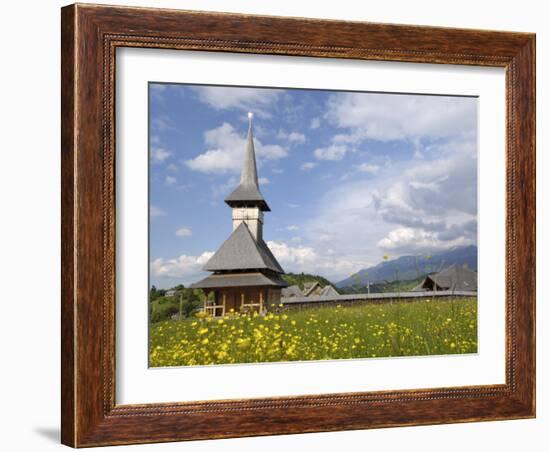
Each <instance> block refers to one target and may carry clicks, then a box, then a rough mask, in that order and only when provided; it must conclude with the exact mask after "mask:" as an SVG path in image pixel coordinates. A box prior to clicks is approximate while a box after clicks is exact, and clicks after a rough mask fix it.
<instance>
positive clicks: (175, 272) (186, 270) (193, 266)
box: [151, 251, 214, 284]
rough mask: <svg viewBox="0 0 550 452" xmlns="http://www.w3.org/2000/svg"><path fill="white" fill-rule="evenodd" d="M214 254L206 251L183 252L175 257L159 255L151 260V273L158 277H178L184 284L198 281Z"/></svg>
mask: <svg viewBox="0 0 550 452" xmlns="http://www.w3.org/2000/svg"><path fill="white" fill-rule="evenodd" d="M213 255H214V253H213V252H210V251H205V252H204V253H202V254H201V255H200V256H189V255H186V254H182V255H181V256H179V257H177V258H175V259H166V258H162V257H159V258H157V259H155V260H153V261H152V262H151V274H152V275H153V276H155V277H158V278H178V279H180V280H181V281H182V282H183V283H184V284H188V283H190V282H196V281H197V280H198V279H200V277H202V276H204V275H205V274H206V273H205V272H204V271H203V270H202V267H203V266H204V265H205V264H206V262H208V260H209V259H210V258H211V257H212V256H213Z"/></svg>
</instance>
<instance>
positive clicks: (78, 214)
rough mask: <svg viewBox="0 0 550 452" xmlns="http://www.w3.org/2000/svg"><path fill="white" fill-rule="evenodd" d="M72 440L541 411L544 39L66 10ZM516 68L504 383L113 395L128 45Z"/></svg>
mask: <svg viewBox="0 0 550 452" xmlns="http://www.w3.org/2000/svg"><path fill="white" fill-rule="evenodd" d="M61 38H62V63H61V64H62V67H61V72H62V82H61V85H62V99H61V105H62V113H61V119H62V131H61V156H62V158H61V160H62V167H61V172H62V195H61V205H62V272H61V273H62V281H61V282H62V310H61V320H62V325H61V333H62V344H61V354H62V355H61V356H62V364H61V386H62V401H61V406H62V422H61V437H62V442H63V443H64V444H66V445H70V446H73V447H86V446H98V445H110V444H130V443H148V442H161V441H179V440H192V439H207V438H227V437H237V436H254V435H273V434H284V433H302V432H319V431H334V430H350V429H364V428H375V427H390V426H403V425H422V424H442V423H450V422H468V421H485V420H498V419H519V418H530V417H534V416H535V35H534V34H529V33H510V32H495V31H482V30H463V29H450V28H437V27H418V26H408V25H389V24H374V23H360V22H341V21H329V20H315V19H298V18H281V17H266V16H248V15H238V14H221V13H203V12H190V11H178V10H166V9H149V8H126V7H109V6H99V5H82V4H76V5H71V6H67V7H64V8H62V24H61ZM128 46H131V47H150V48H167V49H182V50H202V51H205V50H206V51H217V52H237V53H262V54H277V55H300V56H313V57H330V58H352V59H363V60H387V61H401V62H420V63H440V64H466V65H478V66H498V67H504V68H505V69H506V105H507V107H506V108H507V121H506V122H507V124H506V128H507V142H506V167H507V168H506V192H507V195H506V196H507V200H506V344H507V346H506V384H504V385H493V386H473V387H455V388H439V389H422V390H408V391H385V392H364V393H348V394H325V395H315V396H300V397H276V398H265V399H243V400H224V401H215V402H174V403H167V404H148V405H126V406H120V405H116V404H115V385H114V377H115V360H114V356H115V355H114V333H115V331H114V328H115V326H114V325H115V320H114V319H115V295H114V294H115V250H114V243H115V242H114V241H115V203H114V200H115V173H114V159H115V142H114V140H115V138H114V124H115V123H114V120H115V116H114V112H115V110H114V99H115V97H114V86H115V85H114V77H115V72H114V68H115V64H116V60H115V50H116V48H117V47H128Z"/></svg>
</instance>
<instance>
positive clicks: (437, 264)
mask: <svg viewBox="0 0 550 452" xmlns="http://www.w3.org/2000/svg"><path fill="white" fill-rule="evenodd" d="M452 264H458V265H464V264H466V265H467V266H468V267H469V268H471V269H472V270H474V271H477V246H474V245H470V246H464V247H456V248H451V249H449V250H445V251H440V252H437V253H433V254H431V255H427V254H422V255H416V256H401V257H399V258H397V259H392V260H387V261H383V262H380V263H379V264H377V265H375V266H373V267H368V268H365V269H362V270H360V271H358V272H357V273H354V274H353V275H352V276H350V277H349V278H346V279H344V280H342V281H339V282H337V283H336V287H350V286H364V285H366V284H367V283H368V282H370V283H371V284H372V283H376V282H381V281H396V280H400V281H404V280H413V279H416V278H419V277H421V276H423V275H426V274H428V273H433V272H438V271H441V270H443V269H444V268H446V267H448V266H450V265H452Z"/></svg>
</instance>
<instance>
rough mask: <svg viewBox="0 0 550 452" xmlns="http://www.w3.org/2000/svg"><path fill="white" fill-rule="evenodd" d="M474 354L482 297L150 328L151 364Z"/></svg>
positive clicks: (194, 321) (172, 323)
mask: <svg viewBox="0 0 550 452" xmlns="http://www.w3.org/2000/svg"><path fill="white" fill-rule="evenodd" d="M475 352H477V299H476V298H461V299H455V300H449V299H446V300H442V299H439V300H433V299H432V300H423V301H415V302H394V303H392V304H389V303H386V304H376V305H374V304H373V305H363V306H355V307H319V308H312V309H307V310H303V311H283V312H280V313H271V314H268V315H266V316H264V317H262V316H255V317H251V316H246V315H238V314H237V315H235V316H233V317H231V318H228V317H226V318H224V319H211V318H193V319H185V320H182V321H165V322H159V323H156V324H153V325H151V327H150V365H151V366H153V367H158V366H182V365H208V364H230V363H254V362H276V361H309V360H322V359H346V358H370V357H389V356H419V355H444V354H457V353H460V354H461V353H475Z"/></svg>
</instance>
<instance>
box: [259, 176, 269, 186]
mask: <svg viewBox="0 0 550 452" xmlns="http://www.w3.org/2000/svg"><path fill="white" fill-rule="evenodd" d="M258 183H259V184H260V185H268V184H269V183H270V181H269V179H268V178H267V177H260V178H259V179H258Z"/></svg>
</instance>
